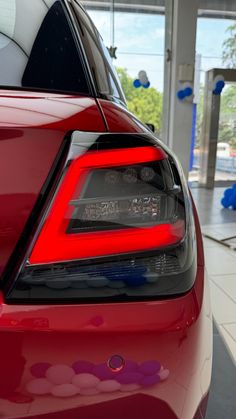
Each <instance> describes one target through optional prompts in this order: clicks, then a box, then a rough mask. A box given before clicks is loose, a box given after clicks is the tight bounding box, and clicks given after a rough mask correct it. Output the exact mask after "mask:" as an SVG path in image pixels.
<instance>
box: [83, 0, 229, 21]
mask: <svg viewBox="0 0 236 419" xmlns="http://www.w3.org/2000/svg"><path fill="white" fill-rule="evenodd" d="M173 1H174V0H173ZM196 1H198V2H199V16H201V17H217V18H231V19H236V0H196ZM81 3H82V4H83V5H84V6H85V7H86V8H87V9H93V10H112V8H113V5H114V7H115V10H116V11H123V12H139V13H152V14H164V13H165V0H146V1H143V0H128V1H127V2H125V1H124V0H83V1H81Z"/></svg>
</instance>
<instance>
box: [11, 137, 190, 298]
mask: <svg viewBox="0 0 236 419" xmlns="http://www.w3.org/2000/svg"><path fill="white" fill-rule="evenodd" d="M195 276H196V244H195V229H194V222H193V215H192V208H191V200H190V198H189V195H188V189H187V186H186V184H185V180H184V178H183V176H182V172H181V169H180V168H179V167H178V163H177V162H176V161H175V159H174V157H173V156H172V155H171V154H170V152H169V151H168V150H167V149H166V148H165V147H164V146H163V145H162V144H161V143H160V142H158V141H157V140H156V139H155V137H152V135H151V134H143V135H139V134H102V135H101V134H95V133H86V134H85V133H80V132H75V133H74V134H73V135H72V140H71V147H70V151H69V153H68V157H67V160H66V164H65V166H64V169H63V172H62V174H61V178H60V181H59V182H58V185H57V187H56V190H55V193H54V196H53V198H52V199H50V202H48V205H47V208H45V209H44V214H43V216H42V218H41V220H40V222H39V225H38V228H37V231H36V232H35V235H34V238H33V240H31V243H30V246H29V247H28V250H27V252H26V254H25V257H24V261H23V263H22V264H21V267H20V269H19V270H18V272H17V274H16V275H15V277H14V281H13V283H12V285H11V286H10V288H9V289H8V291H7V295H6V298H7V300H8V302H18V301H19V300H21V301H24V302H25V303H32V302H35V303H45V302H46V301H47V302H53V301H54V302H58V303H59V302H89V301H91V302H94V301H96V302H99V301H121V300H122V301H124V300H134V301H135V300H143V299H157V298H163V297H167V296H176V295H179V294H182V293H185V292H187V291H188V290H189V289H190V288H191V287H192V285H193V283H194V279H195Z"/></svg>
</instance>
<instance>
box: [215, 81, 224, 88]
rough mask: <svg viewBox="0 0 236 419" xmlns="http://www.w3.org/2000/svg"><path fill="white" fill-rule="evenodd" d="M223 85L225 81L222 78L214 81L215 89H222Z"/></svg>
mask: <svg viewBox="0 0 236 419" xmlns="http://www.w3.org/2000/svg"><path fill="white" fill-rule="evenodd" d="M224 87H225V82H224V80H219V81H218V82H217V83H216V88H217V89H221V90H222V89H223V88H224Z"/></svg>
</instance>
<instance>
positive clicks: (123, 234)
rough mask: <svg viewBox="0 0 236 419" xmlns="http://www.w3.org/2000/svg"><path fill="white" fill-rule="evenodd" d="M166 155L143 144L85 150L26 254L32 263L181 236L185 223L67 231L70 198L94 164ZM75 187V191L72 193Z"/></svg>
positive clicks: (149, 246) (148, 244)
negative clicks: (79, 231)
mask: <svg viewBox="0 0 236 419" xmlns="http://www.w3.org/2000/svg"><path fill="white" fill-rule="evenodd" d="M166 157H167V156H166V154H165V152H163V151H162V150H161V149H159V148H154V147H142V148H132V149H125V150H112V151H103V152H102V151H101V152H99V153H98V152H88V153H86V154H85V155H83V156H81V157H78V158H76V159H75V160H74V161H73V162H72V164H71V165H70V167H69V169H68V171H67V173H66V175H65V177H64V179H63V181H62V184H61V185H60V188H59V191H58V192H57V195H56V198H55V201H54V203H53V205H52V208H51V210H50V212H49V214H48V217H47V219H46V221H45V224H44V226H43V228H42V230H41V232H40V235H39V237H38V239H37V241H36V243H35V245H34V248H33V251H32V254H31V256H30V258H29V261H30V263H31V264H40V263H41V264H43V263H48V262H58V261H65V260H74V259H81V258H89V257H96V256H105V255H112V254H118V253H125V252H132V251H143V250H150V249H153V248H157V247H163V246H169V245H172V244H175V243H177V242H179V241H180V240H182V239H183V237H184V234H185V223H184V221H183V220H182V221H181V220H179V221H177V222H175V223H173V224H161V225H156V226H149V227H146V228H140V227H139V228H132V229H125V228H124V229H122V230H119V231H112V230H111V231H108V232H99V234H98V232H92V233H87V234H86V235H85V234H81V233H77V234H68V233H67V229H68V224H69V221H70V219H71V218H72V214H73V206H72V205H70V202H71V201H72V200H73V199H76V198H78V193H79V191H80V190H81V188H82V186H83V185H84V183H85V182H86V179H87V178H88V175H89V172H90V171H91V170H93V169H95V168H104V167H114V166H117V165H119V166H122V165H132V164H137V163H142V162H151V161H156V160H163V159H165V158H166ZM75 191H76V195H75Z"/></svg>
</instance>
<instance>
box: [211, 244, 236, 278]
mask: <svg viewBox="0 0 236 419" xmlns="http://www.w3.org/2000/svg"><path fill="white" fill-rule="evenodd" d="M219 246H221V245H219ZM219 246H218V247H212V248H205V263H206V268H207V271H208V273H209V275H226V274H234V273H235V272H236V262H235V257H234V256H232V255H231V254H230V252H229V251H228V250H227V249H226V250H225V249H224V248H223V246H221V247H222V248H221V247H219Z"/></svg>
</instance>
